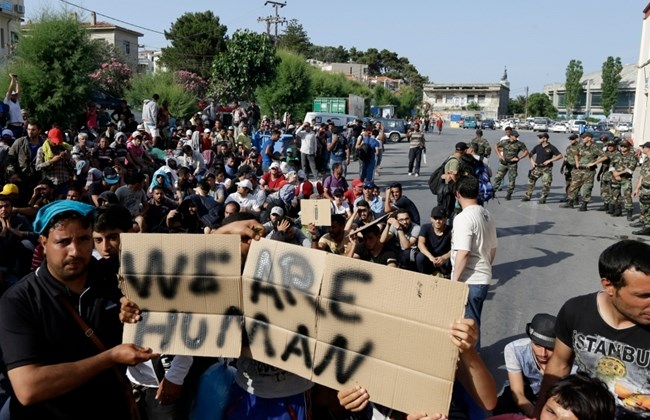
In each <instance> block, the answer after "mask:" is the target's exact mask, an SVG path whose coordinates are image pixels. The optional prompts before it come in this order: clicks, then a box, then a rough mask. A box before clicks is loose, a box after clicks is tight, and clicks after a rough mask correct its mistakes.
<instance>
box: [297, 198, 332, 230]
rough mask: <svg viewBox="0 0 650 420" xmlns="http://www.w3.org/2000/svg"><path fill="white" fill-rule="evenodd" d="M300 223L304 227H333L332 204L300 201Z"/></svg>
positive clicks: (325, 201) (318, 201)
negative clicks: (311, 224) (313, 225)
mask: <svg viewBox="0 0 650 420" xmlns="http://www.w3.org/2000/svg"><path fill="white" fill-rule="evenodd" d="M300 221H301V222H302V224H303V225H308V224H310V223H313V224H315V225H316V226H331V225H332V203H331V202H330V200H327V199H324V200H300Z"/></svg>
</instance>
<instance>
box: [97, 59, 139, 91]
mask: <svg viewBox="0 0 650 420" xmlns="http://www.w3.org/2000/svg"><path fill="white" fill-rule="evenodd" d="M131 74H132V70H131V68H130V67H129V66H128V65H126V64H124V63H122V62H120V61H119V60H118V59H117V58H115V57H113V58H112V59H111V60H110V61H109V62H107V63H102V64H101V66H100V67H99V69H97V70H95V71H94V72H92V73H90V75H89V77H90V78H91V79H92V80H94V81H95V82H96V83H97V85H98V86H99V88H100V89H102V90H104V91H106V92H107V93H109V94H111V95H113V96H117V97H122V96H123V95H124V91H125V90H126V89H127V88H128V87H129V85H130V83H131Z"/></svg>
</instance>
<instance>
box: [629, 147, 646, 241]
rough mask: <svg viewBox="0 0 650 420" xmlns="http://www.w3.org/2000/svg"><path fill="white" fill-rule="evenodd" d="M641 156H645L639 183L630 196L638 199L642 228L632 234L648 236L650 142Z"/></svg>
mask: <svg viewBox="0 0 650 420" xmlns="http://www.w3.org/2000/svg"><path fill="white" fill-rule="evenodd" d="M643 154H644V155H645V160H644V161H643V165H641V173H640V174H639V181H638V182H637V184H636V188H635V189H634V192H633V193H632V196H633V197H637V196H638V197H639V204H640V206H641V217H642V218H643V223H644V226H643V228H641V230H637V231H634V232H632V234H633V235H649V236H650V141H649V142H647V143H645V144H644V145H643Z"/></svg>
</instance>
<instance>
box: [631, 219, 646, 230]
mask: <svg viewBox="0 0 650 420" xmlns="http://www.w3.org/2000/svg"><path fill="white" fill-rule="evenodd" d="M630 227H633V228H638V227H643V222H642V221H641V220H637V221H636V222H634V223H630Z"/></svg>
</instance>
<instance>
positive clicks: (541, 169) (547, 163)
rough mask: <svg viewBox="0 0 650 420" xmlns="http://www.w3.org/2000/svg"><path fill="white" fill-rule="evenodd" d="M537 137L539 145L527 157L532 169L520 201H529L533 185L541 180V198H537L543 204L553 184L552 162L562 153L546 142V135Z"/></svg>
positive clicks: (560, 157) (558, 158)
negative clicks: (526, 188)
mask: <svg viewBox="0 0 650 420" xmlns="http://www.w3.org/2000/svg"><path fill="white" fill-rule="evenodd" d="M537 137H538V138H539V144H538V145H536V146H535V147H534V148H533V150H531V152H530V154H529V155H528V156H529V157H530V165H531V166H532V169H531V170H530V172H529V173H528V190H527V191H526V194H524V198H522V199H521V201H530V198H531V197H532V195H533V190H534V189H535V183H536V182H537V180H538V179H539V178H542V196H541V197H540V198H539V203H540V204H544V203H546V197H547V196H548V193H549V191H551V184H552V183H553V162H555V161H556V160H560V159H562V153H560V151H559V150H557V147H555V146H553V145H552V144H551V143H549V142H548V133H542V134H538V135H537Z"/></svg>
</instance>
